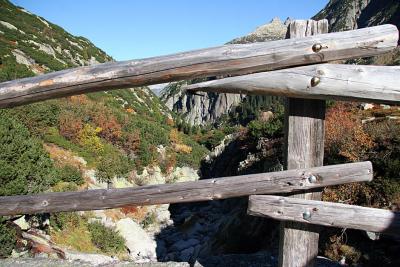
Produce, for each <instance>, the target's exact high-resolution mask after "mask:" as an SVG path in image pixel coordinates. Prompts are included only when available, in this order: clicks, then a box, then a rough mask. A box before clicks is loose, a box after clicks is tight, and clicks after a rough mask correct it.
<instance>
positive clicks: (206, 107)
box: [161, 84, 244, 125]
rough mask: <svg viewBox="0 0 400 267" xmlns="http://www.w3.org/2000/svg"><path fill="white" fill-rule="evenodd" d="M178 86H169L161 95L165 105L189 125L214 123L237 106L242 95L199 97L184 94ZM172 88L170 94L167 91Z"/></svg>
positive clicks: (205, 94) (207, 94)
mask: <svg viewBox="0 0 400 267" xmlns="http://www.w3.org/2000/svg"><path fill="white" fill-rule="evenodd" d="M180 86H181V85H180V84H171V85H169V86H167V87H166V88H165V89H164V91H163V92H162V93H161V99H162V100H163V101H164V103H165V105H166V106H167V107H168V108H169V109H170V110H173V111H175V112H177V113H179V114H183V117H184V119H185V121H186V122H187V123H189V124H191V125H204V124H207V123H212V122H215V121H216V120H217V119H218V118H219V117H221V115H223V114H227V113H228V112H229V111H230V110H231V108H232V107H234V106H236V105H237V104H239V103H240V102H241V101H242V99H243V97H244V96H243V95H239V94H215V93H204V94H203V95H204V96H201V95H192V94H190V95H189V94H184V93H183V92H182V91H181V90H180ZM171 87H174V89H175V90H174V91H173V92H172V93H171V92H170V91H169V90H170V89H171Z"/></svg>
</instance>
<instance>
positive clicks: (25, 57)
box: [0, 0, 112, 81]
mask: <svg viewBox="0 0 400 267" xmlns="http://www.w3.org/2000/svg"><path fill="white" fill-rule="evenodd" d="M0 8H1V15H0V57H1V65H0V66H1V67H0V81H5V80H9V79H15V78H18V77H21V76H28V75H33V74H41V73H45V72H48V71H53V70H61V69H65V68H71V67H76V66H83V65H90V64H96V63H99V62H106V61H110V60H112V58H111V57H110V56H108V55H107V54H106V53H104V52H103V51H102V50H100V49H99V48H97V47H95V46H94V45H93V44H92V43H91V42H90V41H89V40H87V39H86V38H84V37H76V36H73V35H71V34H69V33H68V32H66V31H65V30H64V29H62V28H61V27H59V26H57V25H55V24H52V23H51V22H48V21H46V20H45V19H43V18H41V17H39V16H36V15H33V14H31V13H30V12H28V11H26V10H25V9H23V8H18V7H15V6H14V5H13V4H11V3H10V2H8V1H6V0H0Z"/></svg>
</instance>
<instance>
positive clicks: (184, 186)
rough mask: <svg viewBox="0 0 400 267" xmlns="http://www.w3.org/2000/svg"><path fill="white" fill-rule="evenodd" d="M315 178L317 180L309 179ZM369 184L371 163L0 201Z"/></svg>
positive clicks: (66, 205)
mask: <svg viewBox="0 0 400 267" xmlns="http://www.w3.org/2000/svg"><path fill="white" fill-rule="evenodd" d="M311 176H314V177H316V180H315V181H313V180H310V179H309V178H310V177H311ZM312 179H314V178H312ZM371 180H372V164H371V162H368V161H367V162H359V163H351V164H342V165H332V166H325V167H318V168H307V169H299V170H290V171H283V172H271V173H260V174H251V175H243V176H233V177H225V178H218V179H207V180H200V181H196V182H185V183H176V184H163V185H148V186H141V187H135V188H124V189H109V190H88V191H80V192H62V193H44V194H39V195H24V196H5V197H0V215H15V214H33V213H43V212H57V211H83V210H97V209H110V208H118V207H123V206H125V205H137V206H143V205H154V204H164V203H180V202H194V201H207V200H213V199H225V198H231V197H239V196H248V195H252V194H273V193H285V192H286V193H288V192H295V191H302V190H306V189H312V188H318V187H323V186H328V185H338V184H343V183H350V182H359V181H371Z"/></svg>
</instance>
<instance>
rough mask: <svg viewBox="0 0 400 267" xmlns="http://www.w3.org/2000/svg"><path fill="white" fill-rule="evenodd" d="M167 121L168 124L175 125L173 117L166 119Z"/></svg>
mask: <svg viewBox="0 0 400 267" xmlns="http://www.w3.org/2000/svg"><path fill="white" fill-rule="evenodd" d="M165 123H166V124H167V125H169V126H174V124H175V123H174V119H172V118H169V117H168V118H167V119H166V120H165Z"/></svg>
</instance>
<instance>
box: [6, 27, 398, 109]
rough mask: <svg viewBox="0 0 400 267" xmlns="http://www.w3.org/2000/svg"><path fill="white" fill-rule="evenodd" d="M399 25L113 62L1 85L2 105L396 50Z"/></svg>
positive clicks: (251, 71)
mask: <svg viewBox="0 0 400 267" xmlns="http://www.w3.org/2000/svg"><path fill="white" fill-rule="evenodd" d="M397 42H398V30H397V28H396V26H393V25H382V26H376V27H371V28H364V29H359V30H353V31H346V32H337V33H328V34H321V35H315V36H310V37H306V38H294V39H288V40H278V41H272V42H263V43H253V44H235V45H225V46H220V47H214V48H208V49H203V50H196V51H191V52H185V53H179V54H173V55H168V56H162V57H154V58H148V59H142V60H132V61H123V62H110V63H104V64H99V65H94V66H87V67H80V68H75V69H69V70H63V71H58V72H53V73H49V74H44V75H40V76H37V77H33V78H25V79H20V80H14V81H9V82H5V83H1V84H0V108H4V107H13V106H17V105H22V104H27V103H31V102H35V101H40V100H45V99H50V98H58V97H63V96H68V95H75V94H81V93H88V92H94V91H102V90H110V89H119V88H127V87H134V86H143V85H151V84H157V83H164V82H171V81H177V80H185V79H192V78H196V77H209V76H216V75H228V74H229V75H233V74H235V75H236V74H248V73H253V72H260V71H268V70H274V69H282V68H286V67H291V66H299V65H309V64H315V63H321V62H327V61H332V60H340V59H349V58H357V57H365V56H373V55H377V54H381V53H384V52H387V51H390V50H392V49H394V48H395V47H396V46H397Z"/></svg>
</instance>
